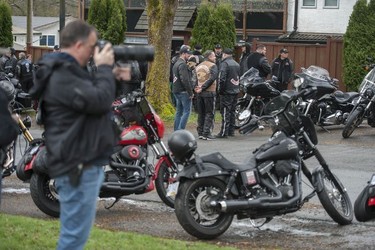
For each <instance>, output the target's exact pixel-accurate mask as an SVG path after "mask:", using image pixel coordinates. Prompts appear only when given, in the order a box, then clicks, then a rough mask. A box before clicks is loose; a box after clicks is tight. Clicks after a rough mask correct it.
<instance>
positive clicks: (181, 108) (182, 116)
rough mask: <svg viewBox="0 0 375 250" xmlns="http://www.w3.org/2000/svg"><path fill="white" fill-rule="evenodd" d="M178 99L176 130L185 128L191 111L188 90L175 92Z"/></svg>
mask: <svg viewBox="0 0 375 250" xmlns="http://www.w3.org/2000/svg"><path fill="white" fill-rule="evenodd" d="M173 94H174V97H175V99H176V116H175V118H174V131H176V130H179V129H185V128H186V124H187V121H188V119H189V115H190V111H191V98H190V96H189V94H188V93H187V92H180V93H173Z"/></svg>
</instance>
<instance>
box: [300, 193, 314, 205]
mask: <svg viewBox="0 0 375 250" xmlns="http://www.w3.org/2000/svg"><path fill="white" fill-rule="evenodd" d="M315 195H316V191H315V190H314V191H312V192H311V193H310V194H309V195H307V196H306V197H305V198H303V201H302V202H303V203H305V202H308V201H309V200H310V199H311V198H312V197H314V196H315Z"/></svg>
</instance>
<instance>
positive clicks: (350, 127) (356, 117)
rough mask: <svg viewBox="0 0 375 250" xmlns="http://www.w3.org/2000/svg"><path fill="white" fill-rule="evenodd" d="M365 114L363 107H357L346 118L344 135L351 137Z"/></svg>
mask: <svg viewBox="0 0 375 250" xmlns="http://www.w3.org/2000/svg"><path fill="white" fill-rule="evenodd" d="M364 116H365V111H364V110H363V109H358V108H357V109H355V110H353V112H351V113H350V114H349V117H348V119H347V120H346V124H345V127H344V129H343V131H342V137H344V138H349V136H350V135H351V134H352V133H353V132H354V130H355V129H356V128H357V127H358V126H359V125H360V124H361V123H362V121H363V118H364Z"/></svg>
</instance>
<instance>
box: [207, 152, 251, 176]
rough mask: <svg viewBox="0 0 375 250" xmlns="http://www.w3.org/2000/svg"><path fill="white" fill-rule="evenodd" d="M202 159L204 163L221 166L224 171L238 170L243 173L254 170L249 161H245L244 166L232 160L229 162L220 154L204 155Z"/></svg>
mask: <svg viewBox="0 0 375 250" xmlns="http://www.w3.org/2000/svg"><path fill="white" fill-rule="evenodd" d="M200 158H201V159H202V161H203V163H205V162H209V163H212V164H215V165H217V166H219V167H221V168H223V169H227V170H234V169H238V170H239V171H240V172H241V171H245V170H249V169H251V168H252V167H251V166H252V164H249V162H248V161H245V162H244V163H242V164H237V163H233V162H231V161H230V160H228V159H227V158H225V156H223V155H222V154H221V153H219V152H214V153H211V154H207V155H202V156H200ZM253 159H254V166H255V164H256V162H255V158H253Z"/></svg>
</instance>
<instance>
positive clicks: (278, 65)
mask: <svg viewBox="0 0 375 250" xmlns="http://www.w3.org/2000/svg"><path fill="white" fill-rule="evenodd" d="M293 70H294V68H293V62H292V60H290V59H289V58H285V59H284V60H282V59H281V58H280V56H278V57H277V58H275V60H274V61H273V62H272V75H273V76H276V77H277V79H278V80H279V82H280V83H283V84H288V83H289V81H290V80H291V78H292V74H293Z"/></svg>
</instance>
